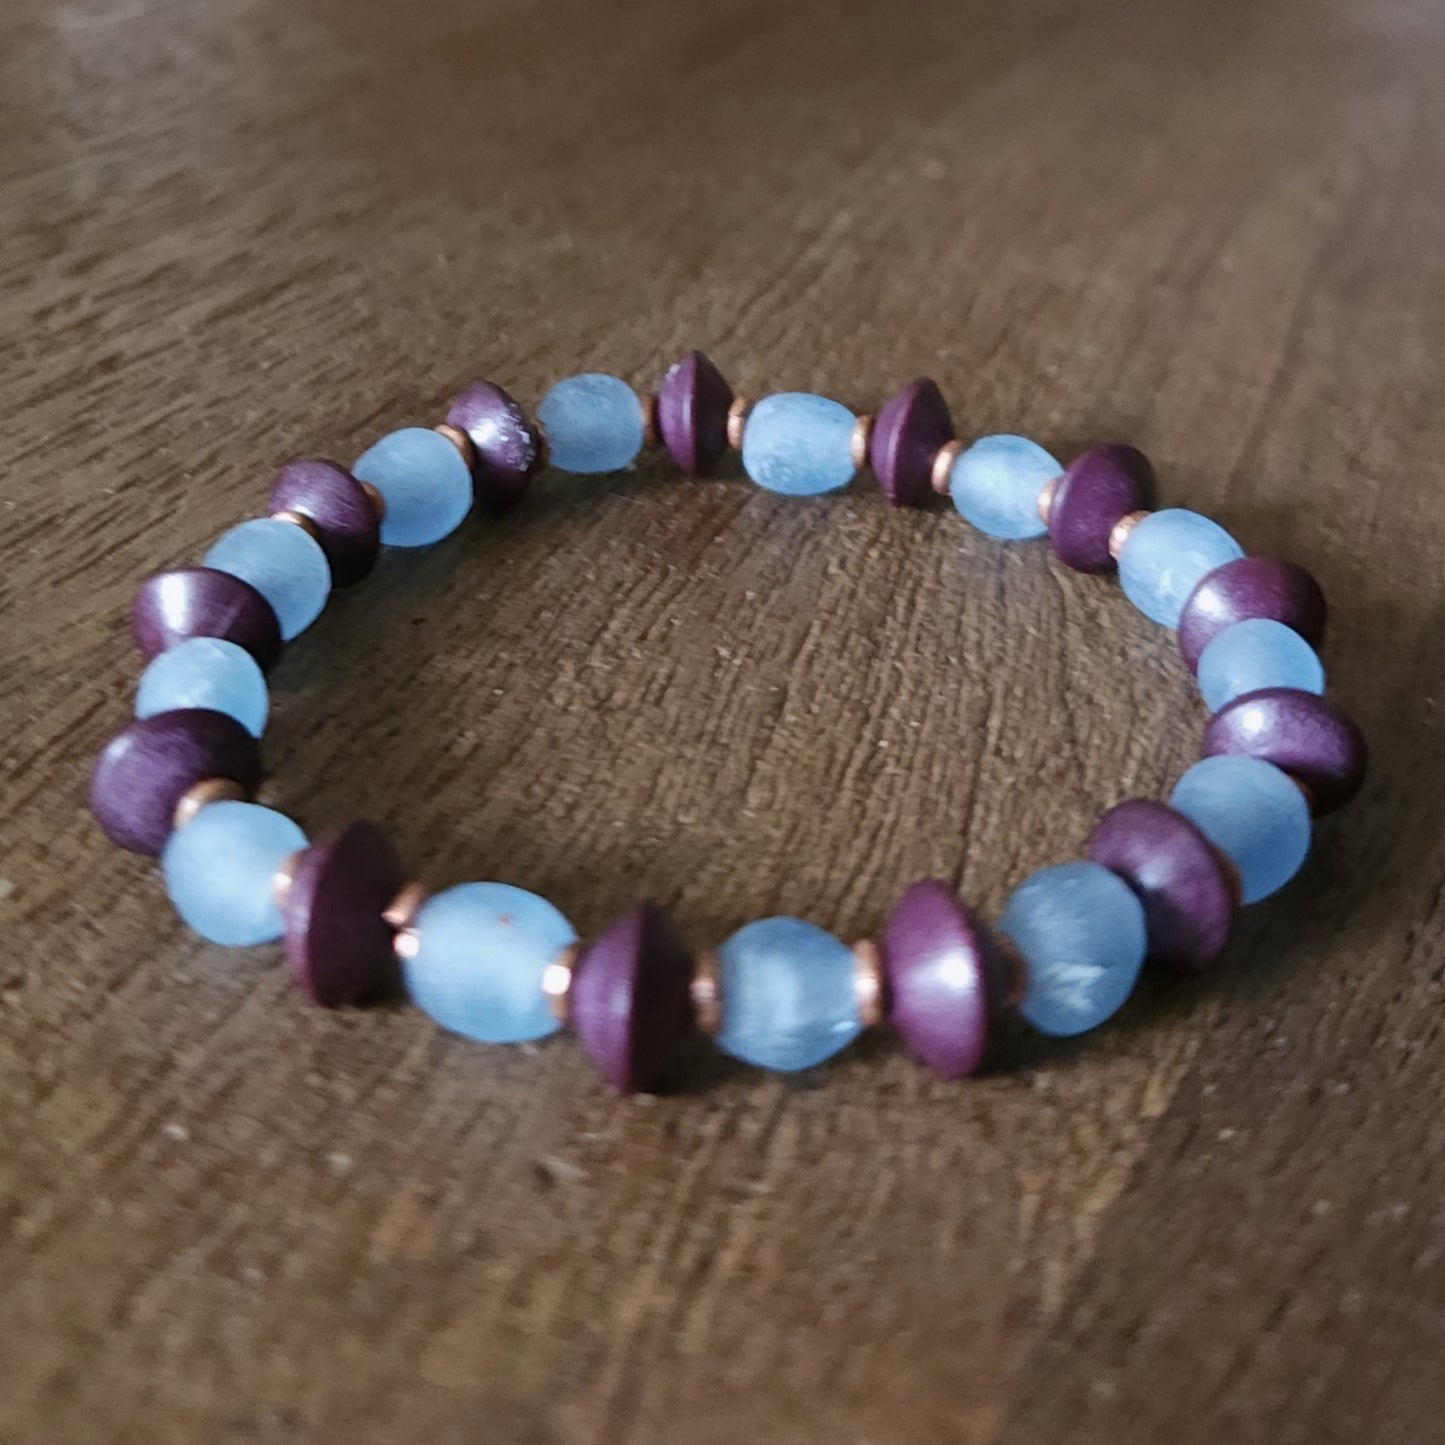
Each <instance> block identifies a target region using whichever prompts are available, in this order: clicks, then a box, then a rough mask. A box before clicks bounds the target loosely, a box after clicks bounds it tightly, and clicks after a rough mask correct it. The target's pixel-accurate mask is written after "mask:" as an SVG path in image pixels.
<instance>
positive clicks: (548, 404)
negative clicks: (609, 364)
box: [537, 371, 646, 474]
mask: <svg viewBox="0 0 1445 1445" xmlns="http://www.w3.org/2000/svg"><path fill="white" fill-rule="evenodd" d="M537 420H538V421H539V422H541V424H542V430H543V432H544V433H545V434H546V437H547V454H548V456H549V457H550V458H551V462H552V465H553V466H554V467H557V468H559V469H560V470H562V471H564V472H579V473H585V474H591V473H597V472H620V471H621V470H622V469H623V467H627V466H631V465H632V462H633V461H634V460H635V458H636V456H637V454H638V452H640V451H641V450H642V442H643V436H644V430H645V426H646V419H645V418H644V417H643V414H642V403H641V402H640V401H638V399H637V393H636V392H635V391H633V389H632V388H631V387H630V386H628V384H627V383H626V382H625V381H623V380H621V379H620V378H619V377H616V376H608V375H606V374H605V373H604V372H600V371H592V372H586V373H584V374H583V375H581V376H569V377H566V378H564V379H563V380H562V381H559V382H558V383H557V384H556V385H555V386H554V387H553V388H552V389H551V391H549V392H548V393H547V394H546V396H544V397H543V398H542V400H541V401H540V402H539V403H538V405H537Z"/></svg>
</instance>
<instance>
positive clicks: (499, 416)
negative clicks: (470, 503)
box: [447, 381, 542, 512]
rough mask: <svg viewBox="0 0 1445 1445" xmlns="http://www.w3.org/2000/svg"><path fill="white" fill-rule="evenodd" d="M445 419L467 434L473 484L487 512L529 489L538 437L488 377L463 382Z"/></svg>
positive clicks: (539, 449) (515, 404)
mask: <svg viewBox="0 0 1445 1445" xmlns="http://www.w3.org/2000/svg"><path fill="white" fill-rule="evenodd" d="M447 425H448V426H454V427H458V428H460V430H462V431H464V432H466V434H467V436H468V437H470V438H471V442H472V450H473V452H474V453H475V458H476V460H475V462H474V464H473V466H472V487H473V491H474V494H475V496H476V499H477V501H479V502H480V503H481V504H482V506H484V507H485V508H486V509H487V510H488V511H489V512H505V511H506V510H507V508H508V507H512V506H515V505H516V504H517V503H518V502H520V501H521V500H522V498H523V497H524V496H526V494H527V486H528V484H529V483H530V481H531V479H532V473H533V472H535V471H536V470H537V464H538V461H539V459H540V457H541V453H542V437H541V433H539V432H538V430H537V428H536V426H535V425H534V424H533V422H532V420H531V418H530V417H528V415H527V413H526V412H525V411H523V410H522V407H521V404H520V403H519V402H518V401H517V399H516V398H515V397H514V396H512V395H511V393H510V392H506V391H504V390H503V389H502V388H501V387H500V386H498V385H497V384H496V383H495V382H492V381H474V382H472V384H471V385H470V386H466V387H463V388H462V390H461V391H459V392H458V393H457V394H456V395H455V396H454V397H453V398H452V400H451V405H450V406H449V407H448V408H447Z"/></svg>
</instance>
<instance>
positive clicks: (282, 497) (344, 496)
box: [270, 457, 381, 587]
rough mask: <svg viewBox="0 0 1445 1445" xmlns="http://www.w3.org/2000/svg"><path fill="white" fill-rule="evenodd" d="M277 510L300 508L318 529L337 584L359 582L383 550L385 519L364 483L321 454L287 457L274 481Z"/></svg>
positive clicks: (273, 505) (273, 507) (273, 499)
mask: <svg viewBox="0 0 1445 1445" xmlns="http://www.w3.org/2000/svg"><path fill="white" fill-rule="evenodd" d="M270 506H271V510H272V511H273V512H298V513H300V515H301V516H303V517H307V518H309V519H310V521H311V523H312V525H313V526H314V527H315V528H316V540H317V542H318V543H319V544H320V546H321V550H322V551H323V552H325V553H326V560H327V562H329V563H330V564H331V581H332V584H333V585H334V586H336V587H350V586H351V585H352V584H353V583H354V582H360V581H361V579H362V578H363V577H365V576H366V574H367V573H368V572H370V571H371V569H372V568H373V567H374V566H375V565H376V554H377V553H378V552H379V551H380V550H381V518H380V517H378V516H377V514H376V507H375V506H374V505H373V503H372V500H371V498H370V497H368V496H367V495H366V492H365V491H364V490H363V489H362V486H361V483H360V482H358V481H357V480H356V478H355V477H353V476H352V475H351V473H350V472H348V471H347V470H346V468H345V467H343V466H339V465H338V464H337V463H336V462H328V461H326V460H325V459H324V458H320V457H304V458H298V459H297V460H296V461H292V462H287V463H286V465H285V466H284V467H282V468H281V470H280V471H279V472H277V473H276V480H275V481H274V482H273V483H272V484H271V498H270Z"/></svg>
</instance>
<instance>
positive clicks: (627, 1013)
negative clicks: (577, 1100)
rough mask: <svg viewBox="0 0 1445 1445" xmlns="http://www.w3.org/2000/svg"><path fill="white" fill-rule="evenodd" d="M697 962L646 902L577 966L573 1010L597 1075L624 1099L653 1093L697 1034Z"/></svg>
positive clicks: (659, 913) (588, 950)
mask: <svg viewBox="0 0 1445 1445" xmlns="http://www.w3.org/2000/svg"><path fill="white" fill-rule="evenodd" d="M691 990H692V956H691V954H690V953H689V952H688V948H687V945H686V944H685V943H684V942H683V941H682V939H681V937H680V936H679V935H678V933H677V930H676V929H675V928H674V927H673V924H672V920H671V919H670V918H669V917H668V916H667V914H666V913H665V912H663V910H662V909H660V908H658V907H657V906H656V905H655V904H651V903H640V904H638V905H637V907H636V908H634V909H632V911H631V912H630V913H627V914H624V915H623V916H622V917H621V918H619V919H618V920H617V922H616V923H614V924H613V925H612V927H611V928H609V929H608V930H607V931H606V932H605V933H603V934H602V935H601V936H600V937H599V938H597V939H595V940H594V941H593V942H591V943H589V944H588V945H587V946H586V947H585V948H584V949H583V950H582V951H581V953H580V954H579V955H578V957H577V960H576V962H575V964H574V965H573V968H572V985H571V988H570V990H569V992H568V995H567V999H568V1012H569V1016H570V1019H571V1023H572V1027H573V1029H574V1030H575V1031H576V1033H577V1037H578V1039H579V1040H581V1043H582V1047H583V1048H584V1049H585V1050H586V1051H587V1055H588V1057H589V1058H590V1059H591V1060H592V1062H593V1063H594V1064H596V1065H597V1069H598V1072H599V1073H600V1074H601V1075H602V1077H603V1078H604V1079H606V1080H607V1082H608V1083H609V1084H611V1085H612V1087H613V1088H614V1089H617V1090H619V1091H620V1092H622V1093H624V1094H628V1093H635V1092H651V1091H652V1090H655V1089H656V1088H657V1087H658V1085H659V1084H661V1083H663V1082H664V1081H665V1080H666V1078H667V1073H668V1070H669V1069H670V1068H671V1067H672V1065H673V1064H674V1063H675V1061H676V1059H677V1056H678V1054H679V1053H680V1052H681V1050H682V1048H683V1047H684V1045H685V1044H686V1043H687V1041H688V1040H689V1039H690V1038H691V1037H692V1035H693V1031H694V1021H693V1009H692V996H691Z"/></svg>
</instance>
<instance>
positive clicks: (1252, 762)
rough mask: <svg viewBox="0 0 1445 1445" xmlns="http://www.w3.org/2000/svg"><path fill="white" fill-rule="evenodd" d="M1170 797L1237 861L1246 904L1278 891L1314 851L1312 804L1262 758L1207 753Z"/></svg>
mask: <svg viewBox="0 0 1445 1445" xmlns="http://www.w3.org/2000/svg"><path fill="white" fill-rule="evenodd" d="M1169 801H1170V803H1171V804H1172V805H1173V806H1174V807H1175V808H1176V809H1178V811H1179V812H1181V813H1183V814H1184V816H1185V817H1186V818H1190V819H1192V820H1193V821H1194V822H1195V823H1197V824H1198V825H1199V828H1200V830H1201V831H1202V832H1203V834H1204V836H1205V837H1206V838H1208V839H1209V841H1210V842H1211V843H1213V844H1214V846H1215V847H1216V848H1218V849H1219V850H1220V852H1222V853H1223V854H1224V855H1225V856H1226V857H1227V858H1228V859H1229V861H1230V862H1231V863H1233V864H1234V866H1235V869H1236V871H1237V872H1238V873H1239V883H1240V898H1241V901H1243V902H1245V903H1258V902H1259V900H1260V899H1261V898H1268V897H1269V895H1270V894H1271V893H1277V892H1278V891H1279V890H1280V889H1281V888H1283V887H1284V885H1285V884H1286V883H1288V882H1289V880H1290V879H1291V878H1293V877H1294V875H1295V874H1296V873H1298V872H1299V870H1300V868H1301V867H1302V866H1303V864H1304V861H1305V857H1306V855H1307V854H1308V853H1309V850H1310V810H1309V804H1307V803H1306V802H1305V800H1304V795H1303V794H1302V793H1301V792H1300V790H1299V789H1298V788H1297V787H1296V786H1295V784H1294V783H1293V782H1291V781H1290V779H1289V777H1288V776H1287V775H1286V774H1284V773H1282V772H1281V771H1280V770H1279V769H1278V768H1277V767H1275V765H1274V764H1273V763H1267V762H1265V761H1263V759H1261V758H1248V757H1242V756H1239V755H1238V754H1229V755H1224V756H1220V757H1213V758H1205V759H1204V760H1203V762H1198V763H1195V765H1194V766H1193V767H1192V768H1190V769H1189V771H1188V772H1187V773H1185V774H1184V776H1183V777H1182V778H1180V779H1179V781H1178V782H1177V783H1176V784H1175V785H1174V792H1173V793H1172V794H1171V795H1170V798H1169Z"/></svg>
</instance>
